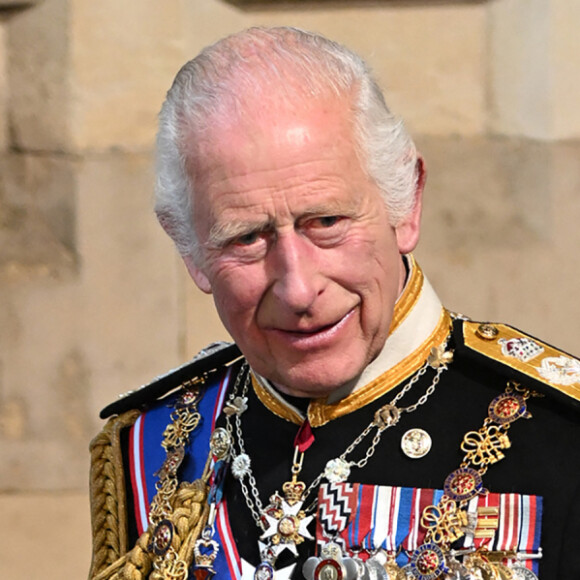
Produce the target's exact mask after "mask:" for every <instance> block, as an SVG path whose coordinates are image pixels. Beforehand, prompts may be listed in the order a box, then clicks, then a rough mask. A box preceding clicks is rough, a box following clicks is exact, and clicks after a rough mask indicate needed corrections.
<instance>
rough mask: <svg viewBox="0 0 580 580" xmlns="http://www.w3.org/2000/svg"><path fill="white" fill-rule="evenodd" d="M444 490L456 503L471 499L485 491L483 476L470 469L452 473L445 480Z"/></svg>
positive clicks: (460, 469)
mask: <svg viewBox="0 0 580 580" xmlns="http://www.w3.org/2000/svg"><path fill="white" fill-rule="evenodd" d="M444 489H445V493H446V494H447V495H448V496H449V497H450V498H451V499H452V500H454V501H463V500H467V499H471V498H472V497H475V496H476V495H478V494H480V493H482V492H483V491H484V488H483V483H482V481H481V475H479V473H478V472H477V471H475V469H471V468H470V467H460V468H459V469H456V470H455V471H452V472H451V473H450V474H449V475H448V476H447V479H446V480H445V485H444Z"/></svg>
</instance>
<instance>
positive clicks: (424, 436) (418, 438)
mask: <svg viewBox="0 0 580 580" xmlns="http://www.w3.org/2000/svg"><path fill="white" fill-rule="evenodd" d="M401 449H402V450H403V453H404V454H405V455H406V456H407V457H410V458H411V459H421V457H425V455H427V453H429V451H430V450H431V436H430V435H429V433H427V431H424V430H423V429H409V430H408V431H407V432H406V433H405V434H404V435H403V437H401Z"/></svg>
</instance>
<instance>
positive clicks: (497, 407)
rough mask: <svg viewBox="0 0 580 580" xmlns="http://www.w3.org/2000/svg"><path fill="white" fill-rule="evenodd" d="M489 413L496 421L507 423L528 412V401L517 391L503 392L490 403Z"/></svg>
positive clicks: (501, 423)
mask: <svg viewBox="0 0 580 580" xmlns="http://www.w3.org/2000/svg"><path fill="white" fill-rule="evenodd" d="M488 413H489V416H490V417H491V418H492V419H493V420H494V421H495V422H496V423H499V424H500V425H506V424H507V423H511V422H512V421H515V420H516V419H519V418H520V417H521V416H522V415H526V414H527V409H526V402H525V401H524V398H523V397H522V396H520V395H518V394H517V393H503V394H501V395H498V396H497V397H496V398H495V399H494V400H493V401H492V402H491V403H490V404H489V407H488Z"/></svg>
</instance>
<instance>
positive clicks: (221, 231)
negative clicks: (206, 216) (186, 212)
mask: <svg viewBox="0 0 580 580" xmlns="http://www.w3.org/2000/svg"><path fill="white" fill-rule="evenodd" d="M273 229H274V220H272V219H271V218H267V219H264V220H262V221H255V222H245V221H233V222H231V221H228V222H223V223H215V224H214V225H213V226H212V228H211V229H210V231H209V235H208V238H207V241H206V242H205V243H204V244H203V245H204V247H206V248H208V249H219V248H223V247H224V246H225V245H226V244H227V243H228V242H229V241H231V240H235V239H236V238H239V237H240V236H243V235H246V234H251V233H253V232H263V231H267V230H273Z"/></svg>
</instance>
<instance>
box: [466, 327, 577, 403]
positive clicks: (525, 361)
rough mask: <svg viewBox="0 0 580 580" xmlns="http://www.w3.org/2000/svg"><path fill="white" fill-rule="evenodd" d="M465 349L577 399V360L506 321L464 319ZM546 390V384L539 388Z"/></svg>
mask: <svg viewBox="0 0 580 580" xmlns="http://www.w3.org/2000/svg"><path fill="white" fill-rule="evenodd" d="M463 343H464V346H465V347H466V348H467V349H470V350H471V351H473V352H475V353H478V354H480V355H483V356H485V357H487V358H488V359H490V360H492V361H495V362H497V363H500V364H502V365H505V366H507V367H509V368H510V369H512V370H513V371H516V372H517V373H521V374H523V375H525V376H526V377H528V378H529V379H532V380H534V381H536V382H538V383H541V384H542V385H546V386H547V387H549V388H548V389H547V390H548V391H549V390H553V391H554V393H555V394H558V395H560V396H562V395H564V396H565V397H570V398H571V399H573V400H574V402H575V403H578V402H580V360H578V359H577V358H575V357H573V356H571V355H569V354H567V353H565V352H563V351H561V350H558V349H556V348H554V347H553V346H550V345H549V344H546V343H545V342H542V341H540V340H538V339H537V338H534V337H532V336H529V335H527V334H525V333H523V332H521V331H520V330H517V329H516V328H513V327H511V326H508V325H506V324H498V323H490V322H485V323H481V322H472V321H469V320H466V321H463ZM542 390H544V391H546V388H544V389H542Z"/></svg>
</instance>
